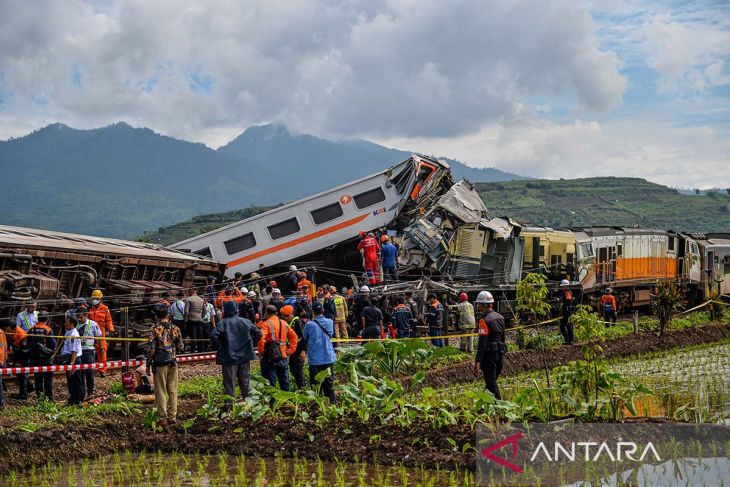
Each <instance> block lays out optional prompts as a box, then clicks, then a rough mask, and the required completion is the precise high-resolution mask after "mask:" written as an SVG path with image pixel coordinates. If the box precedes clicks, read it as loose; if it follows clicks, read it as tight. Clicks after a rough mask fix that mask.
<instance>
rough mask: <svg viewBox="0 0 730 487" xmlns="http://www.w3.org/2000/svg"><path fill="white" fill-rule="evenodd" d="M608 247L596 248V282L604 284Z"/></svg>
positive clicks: (606, 275) (606, 276)
mask: <svg viewBox="0 0 730 487" xmlns="http://www.w3.org/2000/svg"><path fill="white" fill-rule="evenodd" d="M608 255H609V254H608V247H600V248H599V249H598V266H597V275H596V281H597V282H596V284H605V283H606V282H607V281H608V280H609V277H608V261H609V259H608Z"/></svg>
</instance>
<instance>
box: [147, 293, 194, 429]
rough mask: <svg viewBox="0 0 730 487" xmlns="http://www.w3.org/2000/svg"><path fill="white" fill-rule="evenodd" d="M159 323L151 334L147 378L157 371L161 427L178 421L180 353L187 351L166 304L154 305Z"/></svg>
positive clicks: (156, 392)
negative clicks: (178, 357)
mask: <svg viewBox="0 0 730 487" xmlns="http://www.w3.org/2000/svg"><path fill="white" fill-rule="evenodd" d="M154 313H155V320H156V323H155V324H154V325H152V328H150V331H149V342H148V344H147V368H146V373H147V375H149V374H150V371H153V372H154V384H155V402H156V403H157V421H158V424H159V425H160V426H161V427H163V428H164V427H165V426H167V425H168V424H175V422H176V421H177V387H178V367H177V354H178V353H182V352H183V351H184V350H185V345H184V343H183V339H182V333H181V332H180V328H179V327H178V326H177V325H174V324H172V323H171V322H170V310H169V308H168V307H167V306H165V305H164V304H162V305H157V306H155V309H154Z"/></svg>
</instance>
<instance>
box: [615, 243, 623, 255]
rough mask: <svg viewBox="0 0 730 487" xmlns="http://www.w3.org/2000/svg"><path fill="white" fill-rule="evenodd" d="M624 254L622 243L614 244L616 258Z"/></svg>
mask: <svg viewBox="0 0 730 487" xmlns="http://www.w3.org/2000/svg"><path fill="white" fill-rule="evenodd" d="M623 255H624V244H616V258H619V257H621V256H623Z"/></svg>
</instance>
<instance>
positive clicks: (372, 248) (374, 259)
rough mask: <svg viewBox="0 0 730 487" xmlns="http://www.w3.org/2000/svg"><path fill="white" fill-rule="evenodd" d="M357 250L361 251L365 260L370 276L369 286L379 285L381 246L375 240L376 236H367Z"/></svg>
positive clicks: (369, 234) (366, 269) (370, 234)
mask: <svg viewBox="0 0 730 487" xmlns="http://www.w3.org/2000/svg"><path fill="white" fill-rule="evenodd" d="M357 250H359V251H361V252H362V254H363V258H364V260H365V272H366V273H367V276H368V284H369V285H371V286H373V285H375V284H377V283H378V277H379V272H380V271H379V270H378V261H379V260H380V246H379V245H378V241H377V240H376V239H375V235H373V234H372V233H368V234H367V236H366V237H365V238H364V239H362V240H361V241H360V243H359V244H358V245H357Z"/></svg>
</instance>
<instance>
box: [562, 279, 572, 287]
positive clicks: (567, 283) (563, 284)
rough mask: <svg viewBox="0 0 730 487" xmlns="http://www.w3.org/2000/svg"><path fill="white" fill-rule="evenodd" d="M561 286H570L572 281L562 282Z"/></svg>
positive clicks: (564, 280)
mask: <svg viewBox="0 0 730 487" xmlns="http://www.w3.org/2000/svg"><path fill="white" fill-rule="evenodd" d="M560 285H561V286H570V281H569V280H567V279H563V280H562V281H560Z"/></svg>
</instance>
